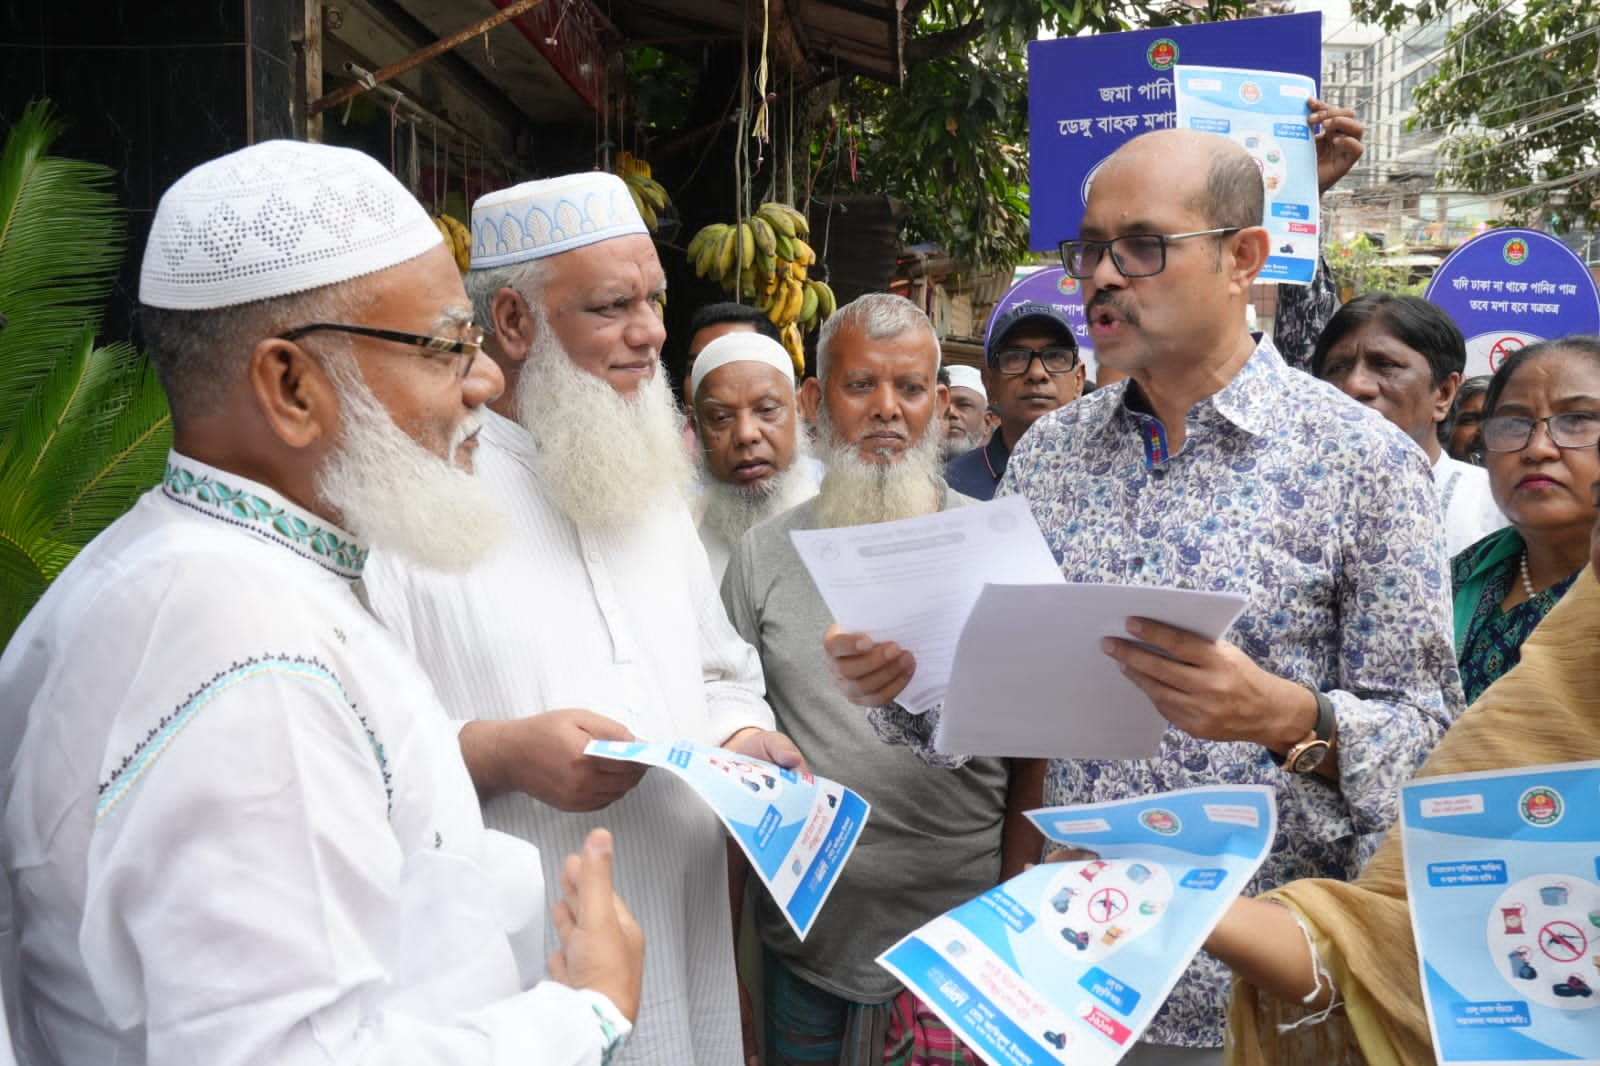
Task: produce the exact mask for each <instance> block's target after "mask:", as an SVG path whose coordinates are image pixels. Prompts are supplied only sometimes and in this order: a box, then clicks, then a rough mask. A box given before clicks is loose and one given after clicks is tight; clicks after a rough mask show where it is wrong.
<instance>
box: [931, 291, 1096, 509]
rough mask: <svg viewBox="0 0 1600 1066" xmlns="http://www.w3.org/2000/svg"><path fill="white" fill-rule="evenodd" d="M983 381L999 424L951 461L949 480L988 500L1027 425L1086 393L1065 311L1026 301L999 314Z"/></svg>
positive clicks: (986, 352)
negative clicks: (985, 441) (984, 440)
mask: <svg viewBox="0 0 1600 1066" xmlns="http://www.w3.org/2000/svg"><path fill="white" fill-rule="evenodd" d="M983 384H984V387H985V388H986V389H987V390H988V394H989V401H990V402H991V403H992V404H993V405H994V406H995V407H996V408H998V410H999V414H1000V425H999V427H998V428H997V429H996V430H995V431H994V433H993V434H991V435H990V437H989V443H988V444H986V445H984V446H983V447H982V448H977V449H974V450H973V451H970V452H967V453H966V454H965V455H961V456H957V457H956V458H954V459H952V460H950V462H949V463H948V464H947V465H946V466H945V479H946V480H947V481H949V482H950V487H951V488H953V489H955V490H956V491H957V492H960V493H963V494H965V495H967V496H972V497H975V498H977V499H980V500H988V499H993V498H994V490H995V486H996V485H998V484H1000V478H1001V476H1002V475H1004V474H1005V472H1006V460H1008V459H1010V458H1011V449H1012V448H1015V447H1016V446H1017V441H1018V440H1019V439H1020V438H1021V437H1022V434H1023V433H1024V432H1025V431H1026V430H1027V428H1028V427H1029V426H1031V425H1033V423H1034V422H1035V421H1036V420H1037V419H1038V418H1039V416H1040V415H1044V414H1048V413H1049V412H1051V411H1054V410H1055V409H1056V408H1057V407H1060V406H1062V405H1063V404H1067V403H1071V402H1072V401H1073V400H1076V399H1077V398H1078V396H1079V395H1080V394H1081V393H1082V392H1083V363H1082V362H1081V361H1080V360H1079V359H1078V341H1077V338H1075V337H1074V336H1073V335H1072V323H1071V322H1070V321H1069V320H1068V319H1067V313H1066V311H1064V310H1063V309H1061V308H1059V307H1057V306H1055V305H1054V304H1047V303H1021V304H1017V305H1016V306H1015V307H1012V308H1008V309H1007V310H1005V311H1003V312H1001V313H1000V314H999V315H997V316H995V318H994V319H993V320H992V321H991V322H990V323H989V339H988V343H987V344H985V346H984V368H983Z"/></svg>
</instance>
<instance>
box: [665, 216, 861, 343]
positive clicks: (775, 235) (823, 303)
mask: <svg viewBox="0 0 1600 1066" xmlns="http://www.w3.org/2000/svg"><path fill="white" fill-rule="evenodd" d="M810 235H811V227H810V225H809V224H807V222H806V216H805V215H803V214H801V213H800V212H799V211H796V210H795V209H794V208H793V207H790V206H789V205H788V204H780V203H765V204H762V205H761V207H760V208H759V209H758V210H757V211H756V213H755V214H754V215H752V216H751V217H750V218H747V219H745V220H743V221H741V222H737V223H734V224H731V225H730V224H729V223H726V222H714V223H712V224H711V225H709V226H707V227H706V228H705V229H702V230H701V231H700V232H699V233H696V234H695V235H694V237H693V238H692V239H691V240H690V241H689V248H688V256H689V263H690V264H691V265H692V266H693V267H694V272H695V273H696V274H697V275H699V276H700V277H702V278H710V279H712V280H713V281H716V282H718V283H719V284H721V286H722V287H723V288H724V289H727V290H728V291H729V292H737V293H738V294H739V296H740V297H741V298H742V299H745V300H749V301H750V302H751V303H753V304H754V305H755V306H756V307H757V308H759V309H760V310H761V311H763V312H765V313H766V316H767V317H768V318H769V319H771V320H772V324H773V325H775V326H777V327H778V331H779V332H780V333H781V334H782V335H783V346H784V347H785V348H786V349H788V352H789V358H790V359H792V360H793V361H794V365H795V370H796V372H797V373H798V372H803V371H804V370H805V348H804V344H803V341H802V339H801V330H802V329H804V330H807V331H810V330H814V329H816V328H817V327H819V326H821V325H822V323H823V321H824V320H825V319H826V318H827V317H828V316H829V315H831V314H833V311H834V307H835V306H836V303H835V300H834V298H833V290H832V289H830V288H829V287H828V285H827V283H826V282H821V281H817V280H815V279H814V278H808V277H806V271H807V268H809V267H810V266H811V265H812V264H814V263H815V262H816V261H817V253H816V252H814V251H813V250H812V248H811V245H809V244H807V243H806V238H807V237H809V236H810Z"/></svg>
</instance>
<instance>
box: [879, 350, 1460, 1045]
mask: <svg viewBox="0 0 1600 1066" xmlns="http://www.w3.org/2000/svg"><path fill="white" fill-rule="evenodd" d="M1130 384H1131V383H1129V382H1118V383H1116V384H1113V385H1110V386H1108V387H1106V388H1104V389H1099V390H1096V391H1095V392H1093V393H1091V394H1090V395H1089V396H1086V397H1084V398H1083V399H1081V400H1079V401H1077V402H1076V403H1071V404H1068V405H1066V406H1065V407H1063V408H1061V409H1059V410H1057V411H1055V412H1053V413H1051V414H1048V415H1046V416H1044V417H1043V418H1041V419H1040V420H1039V421H1038V422H1036V423H1034V425H1033V426H1032V428H1030V429H1029V431H1028V432H1027V434H1026V435H1024V436H1023V438H1022V440H1021V441H1020V442H1018V446H1017V449H1016V451H1015V452H1013V453H1012V455H1011V461H1010V463H1009V464H1008V465H1007V467H1006V476H1005V480H1004V481H1003V482H1002V483H1001V487H1000V494H1001V495H1004V494H1007V493H1017V494H1020V495H1021V496H1023V497H1025V498H1026V499H1027V501H1028V503H1029V505H1030V506H1031V508H1032V510H1033V514H1034V517H1035V518H1036V519H1037V520H1038V522H1039V527H1040V529H1042V530H1043V532H1044V536H1045V540H1046V542H1047V543H1048V544H1049V545H1050V549H1051V551H1052V552H1054V554H1055V556H1056V559H1057V560H1058V561H1059V562H1060V564H1061V571H1062V573H1063V574H1064V575H1065V576H1066V578H1067V580H1069V581H1083V582H1107V583H1113V582H1114V583H1121V584H1143V585H1166V586H1172V587H1178V588H1186V589H1211V590H1229V591H1236V592H1241V593H1244V594H1245V595H1247V596H1248V597H1249V598H1250V602H1249V605H1248V606H1247V607H1246V608H1245V610H1244V613H1243V614H1242V615H1241V616H1240V618H1239V620H1238V621H1237V622H1236V623H1235V624H1234V627H1233V629H1232V630H1231V631H1230V632H1229V633H1228V634H1227V639H1228V640H1230V641H1231V642H1232V643H1234V644H1235V645H1237V646H1238V647H1239V648H1240V649H1241V650H1243V651H1244V652H1245V653H1247V654H1248V655H1249V656H1250V657H1251V658H1252V659H1254V660H1255V661H1256V662H1257V663H1258V664H1259V665H1261V666H1262V667H1263V668H1265V669H1267V670H1269V671H1271V672H1273V673H1275V674H1277V675H1279V676H1281V677H1285V678H1288V679H1289V680H1292V681H1295V682H1297V683H1299V684H1303V685H1307V686H1309V687H1312V688H1315V689H1317V690H1319V691H1322V692H1325V693H1327V695H1328V697H1329V699H1330V700H1331V701H1332V702H1333V704H1334V708H1335V714H1336V717H1337V721H1338V728H1337V738H1338V743H1337V746H1336V751H1337V757H1338V761H1339V781H1338V782H1332V781H1329V780H1327V779H1325V778H1323V777H1321V776H1319V775H1316V774H1307V775H1304V776H1301V775H1296V774H1291V773H1288V772H1287V771H1284V770H1280V769H1279V768H1278V767H1277V766H1276V765H1275V764H1274V763H1273V761H1272V759H1271V758H1270V756H1269V755H1268V752H1267V749H1266V748H1263V747H1261V746H1259V745H1256V744H1251V743H1245V742H1215V741H1208V740H1198V739H1196V738H1194V737H1191V736H1189V735H1188V734H1186V733H1183V732H1181V731H1179V730H1178V729H1177V728H1175V727H1172V726H1168V728H1167V732H1166V735H1165V737H1164V738H1163V740H1162V742H1161V750H1160V753H1159V754H1158V755H1157V756H1156V757H1155V758H1153V759H1147V760H1139V761H1105V760H1053V761H1052V762H1051V763H1050V767H1049V771H1048V776H1047V778H1046V781H1045V789H1044V798H1045V802H1046V803H1047V804H1051V805H1057V804H1082V803H1095V802H1099V801H1103V800H1113V799H1121V798H1125V797H1127V796H1131V795H1141V794H1149V793H1156V792H1166V791H1171V790H1173V789H1181V788H1191V787H1195V786H1199V785H1210V784H1219V783H1225V784H1265V785H1270V786H1271V787H1272V788H1274V789H1275V790H1276V792H1277V803H1278V839H1277V841H1276V843H1275V844H1274V846H1273V850H1272V853H1271V854H1270V855H1269V856H1268V857H1267V860H1266V862H1265V863H1264V864H1263V865H1262V867H1261V870H1260V872H1259V873H1258V874H1257V876H1256V878H1255V880H1254V882H1253V883H1252V884H1251V886H1250V889H1249V891H1250V892H1251V894H1255V893H1259V892H1262V891H1265V890H1267V889H1269V888H1272V887H1274V886H1276V885H1281V884H1283V883H1284V882H1286V881H1290V880H1293V879H1295V878H1300V877H1332V878H1340V879H1348V878H1350V877H1352V876H1353V875H1354V874H1355V873H1356V872H1357V871H1358V870H1359V869H1360V867H1361V864H1362V863H1363V862H1364V861H1365V860H1366V859H1367V858H1368V857H1370V855H1371V854H1372V852H1373V850H1374V849H1375V848H1376V847H1377V844H1378V839H1379V837H1380V835H1381V834H1382V833H1383V831H1384V830H1385V829H1386V828H1387V827H1388V825H1389V824H1390V822H1392V821H1393V820H1394V818H1395V816H1396V814H1397V812H1398V794H1399V788H1400V785H1401V784H1402V783H1403V782H1404V781H1405V780H1406V779H1407V778H1408V777H1410V775H1411V773H1412V771H1413V770H1414V769H1415V768H1416V766H1417V765H1418V764H1419V763H1421V762H1422V760H1423V758H1424V757H1425V756H1426V755H1427V754H1428V752H1429V751H1430V750H1432V748H1433V746H1434V745H1435V744H1436V743H1437V742H1438V740H1439V738H1440V737H1441V736H1442V735H1443V734H1444V731H1445V729H1446V728H1447V727H1448V726H1449V724H1450V722H1451V720H1452V719H1453V718H1454V717H1455V715H1456V714H1457V713H1458V712H1459V711H1460V710H1461V708H1462V699H1461V682H1460V677H1459V675H1458V674H1457V672H1456V662H1455V651H1454V649H1453V646H1452V640H1451V638H1452V629H1451V614H1450V598H1449V597H1450V571H1449V564H1448V560H1447V558H1446V556H1445V550H1444V538H1443V533H1442V522H1441V518H1440V514H1439V498H1438V492H1437V490H1436V489H1435V488H1434V486H1433V479H1432V477H1431V475H1430V473H1429V469H1428V462H1427V458H1426V456H1424V454H1423V453H1422V451H1421V449H1419V448H1418V447H1417V446H1416V445H1415V444H1414V443H1413V442H1412V441H1410V440H1409V439H1407V438H1406V437H1405V436H1404V435H1403V434H1402V433H1401V432H1400V431H1399V430H1398V429H1396V428H1395V427H1394V426H1392V425H1390V424H1389V423H1388V422H1386V421H1384V419H1383V418H1382V417H1381V416H1379V415H1377V414H1376V413H1374V412H1372V411H1369V410H1367V409H1366V408H1364V407H1362V406H1361V405H1360V404H1358V403H1356V402H1354V401H1353V400H1350V399H1349V398H1347V397H1345V396H1344V395H1342V394H1341V393H1339V392H1338V391H1337V390H1336V389H1334V388H1333V387H1332V386H1330V385H1327V384H1325V383H1323V382H1320V381H1317V380H1315V379H1313V378H1311V377H1310V376H1308V375H1306V374H1301V373H1297V372H1295V371H1292V370H1291V369H1290V368H1289V367H1288V366H1287V365H1286V364H1285V363H1284V362H1283V360H1282V358H1281V357H1280V356H1279V355H1278V353H1277V351H1276V349H1274V348H1273V346H1272V343H1271V342H1270V341H1266V340H1263V341H1261V342H1260V343H1259V344H1258V346H1257V348H1256V349H1255V351H1254V352H1253V353H1252V355H1251V357H1250V359H1249V361H1248V362H1247V363H1246V364H1245V366H1244V367H1243V368H1242V369H1241V370H1240V372H1239V373H1238V375H1236V376H1235V377H1234V379H1233V381H1231V382H1230V383H1229V384H1228V385H1227V386H1225V387H1224V388H1223V389H1222V390H1221V391H1220V392H1218V393H1216V394H1215V395H1213V396H1211V397H1210V398H1208V399H1206V400H1205V401H1203V402H1201V403H1199V404H1197V405H1196V406H1195V407H1194V408H1192V409H1191V410H1190V411H1189V414H1188V418H1187V420H1186V435H1185V439H1184V443H1183V446H1182V448H1181V449H1180V450H1179V451H1177V452H1176V453H1175V454H1173V455H1171V456H1170V457H1163V456H1162V452H1163V451H1164V448H1165V429H1164V427H1162V426H1161V424H1160V423H1159V422H1158V421H1157V420H1156V419H1154V418H1152V417H1151V416H1149V415H1147V414H1142V413H1140V412H1139V411H1137V410H1135V409H1134V408H1133V407H1130V406H1129V405H1128V404H1127V403H1126V402H1125V401H1126V400H1127V399H1128V389H1129V387H1130ZM1066 702H1067V707H1066V710H1067V712H1068V713H1069V714H1070V697H1068V698H1067V701H1066ZM937 715H938V711H937V709H935V710H933V711H930V712H928V713H927V714H926V715H923V716H921V717H920V718H918V717H913V716H911V715H909V714H907V713H906V712H905V711H904V710H903V709H901V708H899V707H897V706H895V705H890V706H889V707H884V708H878V709H876V710H874V711H872V712H870V716H871V718H872V720H873V724H874V726H875V727H876V728H877V730H878V732H879V734H880V735H881V736H882V737H883V738H884V739H885V740H888V741H890V742H894V743H905V744H909V745H911V746H912V747H914V748H916V749H917V750H918V752H919V753H921V754H922V755H923V757H924V758H927V759H929V760H930V761H944V760H949V761H950V762H951V763H959V761H960V759H959V757H957V758H956V759H953V760H951V759H949V757H947V756H945V757H942V756H939V755H937V754H936V753H933V752H932V749H931V738H932V735H933V727H934V725H935V724H936V722H937ZM1227 995H1228V976H1227V972H1226V970H1225V969H1224V968H1223V967H1222V965H1221V964H1220V963H1218V962H1217V961H1215V960H1213V959H1211V958H1210V957H1209V956H1207V955H1204V954H1202V955H1201V956H1200V957H1199V958H1197V959H1196V960H1195V963H1194V964H1193V965H1192V966H1191V967H1190V969H1189V972H1188V973H1187V974H1186V975H1185V976H1184V978H1183V979H1182V980H1181V981H1180V982H1179V984H1178V986H1177V987H1176V988H1175V989H1174V990H1173V993H1172V996H1171V997H1170V998H1169V999H1168V1001H1167V1004H1166V1006H1165V1007H1164V1008H1163V1010H1162V1011H1161V1013H1160V1014H1159V1015H1157V1017H1156V1019H1155V1021H1154V1022H1153V1023H1152V1025H1151V1027H1150V1029H1149V1030H1148V1032H1147V1033H1146V1034H1145V1039H1146V1040H1149V1041H1152V1042H1155V1043H1162V1044H1177V1045H1184V1046H1191V1047H1207V1046H1210V1047H1215V1046H1218V1045H1220V1044H1221V1043H1222V1034H1223V1031H1224V1028H1225V1019H1226V1009H1225V1008H1226V1002H1227Z"/></svg>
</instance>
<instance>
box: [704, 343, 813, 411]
mask: <svg viewBox="0 0 1600 1066" xmlns="http://www.w3.org/2000/svg"><path fill="white" fill-rule="evenodd" d="M729 363H765V364H766V365H767V366H770V367H772V369H774V370H776V371H777V372H778V373H780V374H782V375H783V378H784V380H785V381H787V382H788V383H789V387H790V388H791V389H792V388H794V363H793V362H791V361H790V359H789V353H788V351H787V350H786V349H785V348H784V347H783V345H781V344H779V343H778V342H777V341H775V340H773V339H772V338H771V337H763V336H762V335H761V334H759V333H752V332H750V331H749V330H740V331H738V332H737V333H724V334H723V335H722V336H720V337H718V338H717V339H716V340H714V341H712V342H711V343H710V344H708V345H706V346H705V347H704V348H701V349H700V354H699V355H697V356H695V358H694V369H693V370H692V371H690V372H689V395H690V396H691V397H693V396H698V395H699V394H700V383H701V382H702V381H704V380H705V379H706V375H707V374H709V373H711V372H712V371H713V370H718V369H721V368H722V367H725V366H727V365H728V364H729Z"/></svg>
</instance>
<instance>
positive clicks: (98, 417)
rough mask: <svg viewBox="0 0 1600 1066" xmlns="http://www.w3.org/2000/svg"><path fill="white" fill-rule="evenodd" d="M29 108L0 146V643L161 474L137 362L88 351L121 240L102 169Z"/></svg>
mask: <svg viewBox="0 0 1600 1066" xmlns="http://www.w3.org/2000/svg"><path fill="white" fill-rule="evenodd" d="M58 133H59V127H58V126H57V124H56V123H55V122H54V120H52V119H51V118H50V116H49V113H48V109H47V108H46V106H45V105H43V104H35V105H32V106H30V107H29V108H28V110H27V111H26V112H25V113H24V114H23V116H22V118H21V119H20V120H18V122H17V123H16V125H15V126H13V127H12V129H11V133H10V135H9V136H8V137H7V139H6V144H5V148H4V151H3V152H0V314H4V315H5V318H6V326H5V328H4V330H3V331H0V646H3V645H4V644H5V642H6V640H7V639H9V637H10V636H11V633H12V630H13V629H14V628H15V627H16V625H17V623H18V622H19V621H20V620H21V619H22V616H23V615H24V614H25V613H26V612H27V610H28V608H29V607H30V606H32V604H33V602H34V601H35V600H36V599H37V598H38V596H39V594H40V593H41V592H43V591H44V589H45V586H47V585H48V584H49V583H50V581H51V580H52V579H53V578H54V577H55V576H56V574H58V573H59V572H60V571H61V569H62V568H63V567H64V566H66V564H67V563H68V562H69V561H70V560H71V559H72V557H73V556H74V555H75V554H76V553H77V551H78V549H79V548H81V547H82V546H83V545H84V544H87V543H88V542H89V540H90V539H92V538H93V537H94V535H95V534H96V533H98V532H99V531H100V530H101V529H102V528H104V527H105V526H106V525H107V524H108V523H110V522H111V521H112V520H114V519H115V518H116V517H117V516H118V515H120V514H121V513H122V512H123V511H124V510H126V509H127V508H128V506H129V505H130V504H131V503H132V502H133V500H134V498H135V497H136V496H137V495H138V494H139V493H140V492H142V491H143V490H144V489H146V488H148V487H149V486H150V485H152V484H154V483H156V482H157V481H158V480H159V479H160V477H161V471H162V468H163V464H164V462H165V457H166V453H167V447H168V443H169V441H170V438H171V423H170V417H169V415H168V413H167V406H166V400H165V398H164V397H163V395H162V392H161V389H160V386H159V385H158V383H157V382H156V380H155V375H154V374H153V373H151V371H150V368H149V365H148V364H147V363H146V362H145V360H143V359H142V358H140V357H139V355H138V353H137V352H135V351H134V350H133V349H132V348H131V347H129V346H127V345H122V344H117V345H110V346H108V347H97V346H96V345H95V343H94V336H95V331H96V329H97V328H98V326H99V322H100V316H101V314H102V313H103V310H104V303H105V299H106V296H107V294H108V293H109V292H110V289H111V280H112V276H113V275H114V274H115V272H116V269H117V265H118V262H119V260H120V257H121V254H122V248H123V232H124V229H123V219H122V213H121V211H120V209H119V208H118V207H117V203H116V200H115V198H114V197H113V196H112V195H111V193H110V192H109V191H107V186H108V185H109V184H110V180H111V171H110V170H108V169H107V168H105V167H101V166H97V165H95V164H91V163H83V162H78V161H76V160H69V159H59V158H56V157H54V156H51V155H50V154H49V149H50V146H51V144H53V143H54V141H55V139H56V136H57V134H58Z"/></svg>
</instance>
